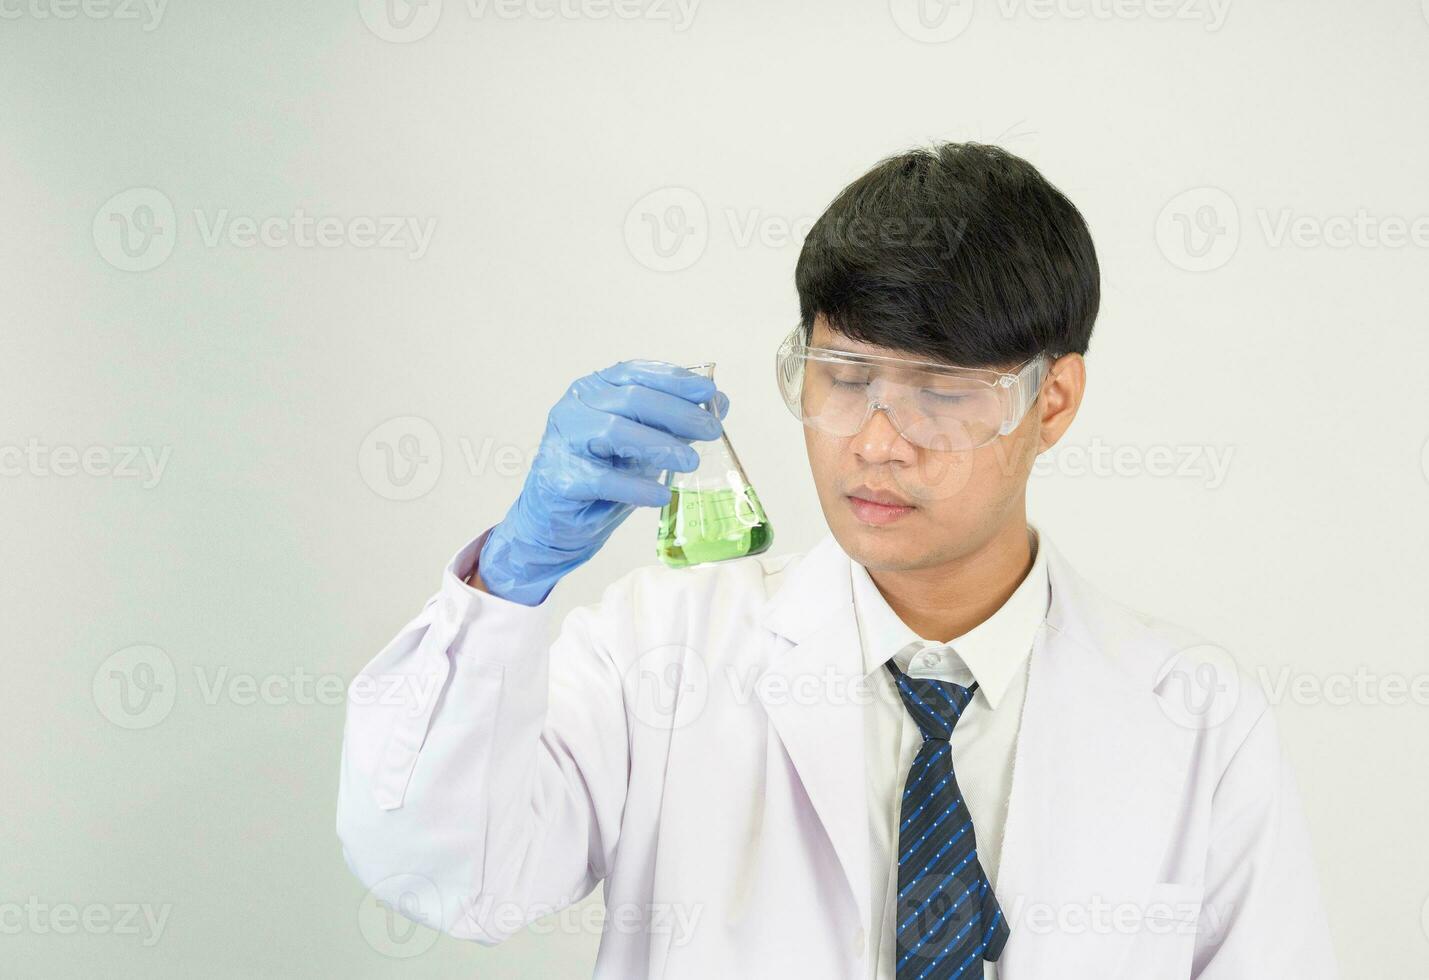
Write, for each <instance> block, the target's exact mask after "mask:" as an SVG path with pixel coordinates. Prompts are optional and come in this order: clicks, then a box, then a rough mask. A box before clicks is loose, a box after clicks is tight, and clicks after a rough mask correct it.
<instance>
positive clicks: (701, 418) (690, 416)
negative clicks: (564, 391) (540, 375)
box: [581, 385, 720, 439]
mask: <svg viewBox="0 0 1429 980" xmlns="http://www.w3.org/2000/svg"><path fill="white" fill-rule="evenodd" d="M581 400H582V401H584V402H585V403H586V404H587V405H591V406H592V407H594V408H599V409H603V410H604V411H607V412H610V413H611V414H613V415H620V416H622V417H624V418H627V419H630V420H631V421H634V422H639V423H641V424H642V425H647V426H650V427H652V428H656V429H663V430H664V431H665V432H668V433H670V434H671V435H675V436H679V437H680V438H682V439H713V438H715V437H717V436H718V435H719V433H720V424H719V420H718V419H716V418H715V417H714V415H712V414H710V412H709V411H708V410H707V409H704V408H700V407H699V406H697V405H695V404H693V403H692V402H688V401H686V400H685V399H683V398H679V397H677V396H675V395H670V394H666V393H665V392H663V391H657V390H655V389H654V388H646V387H645V386H643V385H605V386H602V387H599V388H592V389H591V390H590V391H589V393H586V394H583V395H582V398H581Z"/></svg>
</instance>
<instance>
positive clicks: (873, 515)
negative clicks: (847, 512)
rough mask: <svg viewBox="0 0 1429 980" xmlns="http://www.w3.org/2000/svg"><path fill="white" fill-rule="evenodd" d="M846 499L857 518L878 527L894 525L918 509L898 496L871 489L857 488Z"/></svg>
mask: <svg viewBox="0 0 1429 980" xmlns="http://www.w3.org/2000/svg"><path fill="white" fill-rule="evenodd" d="M845 499H847V500H848V503H849V508H850V509H851V510H852V511H853V514H854V516H855V517H857V518H858V519H859V520H860V521H862V522H863V523H865V524H872V525H876V526H883V525H886V524H892V523H893V522H894V521H897V520H900V519H901V518H903V517H905V516H907V515H908V514H911V513H912V512H913V511H914V510H915V509H916V508H914V507H913V505H912V504H910V503H908V502H907V501H906V500H904V499H903V498H902V497H900V496H898V495H897V494H894V493H889V492H888V491H886V490H874V489H872V488H871V487H856V488H854V490H853V491H852V492H850V493H849V494H848V495H847V496H846V498H845Z"/></svg>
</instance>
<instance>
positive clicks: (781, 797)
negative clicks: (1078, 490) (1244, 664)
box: [338, 144, 1335, 980]
mask: <svg viewBox="0 0 1429 980" xmlns="http://www.w3.org/2000/svg"><path fill="white" fill-rule="evenodd" d="M796 279H797V287H798V293H799V300H800V312H801V322H800V324H799V326H798V327H797V328H796V329H795V331H794V332H793V333H792V334H791V335H790V336H789V337H788V338H787V339H786V340H785V342H784V344H783V346H782V347H781V348H780V349H779V354H778V379H779V384H780V387H781V392H782V394H783V395H784V398H785V400H786V402H787V404H788V405H789V407H790V410H791V411H792V412H793V414H794V415H795V416H796V417H797V418H798V419H799V420H800V421H802V422H803V423H804V434H805V442H806V447H807V451H808V457H809V464H810V467H811V469H812V472H813V476H814V482H815V484H816V486H817V488H818V493H819V500H820V504H821V505H822V508H823V512H824V516H825V518H826V520H827V522H828V525H829V529H830V531H831V532H832V533H831V535H830V536H829V537H827V538H826V539H825V540H823V541H822V542H821V543H820V544H819V545H818V546H817V547H815V548H814V549H812V550H811V551H810V552H809V553H808V554H807V555H804V556H802V557H796V558H789V557H784V558H774V557H766V556H758V557H754V558H749V559H745V560H741V561H733V562H725V563H719V564H710V565H700V566H696V567H693V568H688V569H682V570H679V571H676V570H672V569H666V568H660V567H652V568H644V569H640V570H637V571H635V572H632V573H630V574H628V575H626V576H624V577H623V578H621V579H619V580H618V581H616V582H615V583H613V584H612V585H610V586H609V587H608V588H607V589H606V591H605V593H604V595H603V597H602V599H601V601H600V602H599V603H598V604H595V605H590V606H584V607H581V608H579V609H577V610H576V611H574V612H572V613H571V615H570V616H569V617H568V618H567V619H566V621H565V623H564V624H563V628H562V630H561V633H560V637H559V639H558V640H557V641H556V643H555V645H554V646H551V647H549V648H548V646H547V635H546V627H547V620H546V614H545V612H544V611H543V609H544V607H543V602H544V600H545V598H546V596H547V595H548V594H549V592H550V590H551V589H552V588H553V587H554V585H555V583H556V582H557V581H558V580H559V579H560V577H561V576H562V575H564V574H565V573H566V572H568V571H569V570H570V569H571V568H574V567H576V566H578V565H579V564H581V563H582V562H584V561H586V560H587V559H588V558H589V557H590V556H591V555H592V554H593V553H594V552H595V551H596V550H597V549H598V548H599V547H600V545H601V543H603V542H604V541H605V540H606V538H607V537H608V536H609V534H610V533H611V531H612V530H613V529H614V528H615V527H616V526H617V525H618V524H619V523H620V522H621V521H622V520H623V519H624V518H625V517H626V516H627V515H628V514H629V513H630V512H631V510H632V509H633V508H634V507H635V506H640V505H659V504H663V503H664V502H665V500H666V499H667V496H668V494H667V491H666V490H665V489H664V488H663V487H662V486H661V484H660V483H659V481H658V479H657V478H658V476H659V474H660V472H661V471H662V470H663V469H675V470H688V469H691V468H693V466H694V465H695V453H694V452H693V450H692V449H691V448H690V445H689V444H690V442H692V441H694V440H699V439H708V438H711V437H714V436H716V435H717V434H718V432H719V428H720V426H719V423H718V422H717V421H716V417H715V416H716V415H718V416H720V417H723V414H724V412H725V410H726V409H727V406H728V402H727V400H726V399H725V398H724V396H723V394H722V393H720V392H717V391H716V390H715V388H714V385H713V383H712V382H711V381H709V380H708V379H705V378H702V377H698V376H696V375H694V374H692V373H691V372H688V371H685V370H683V369H680V368H676V367H673V366H671V365H665V364H660V363H655V362H639V361H632V362H624V363H622V364H617V365H615V366H613V367H611V368H608V369H606V370H604V371H600V372H596V373H595V374H593V375H590V376H588V377H586V378H582V379H581V380H579V381H577V382H576V383H575V384H573V385H572V386H571V388H570V389H569V390H568V391H567V393H566V395H565V397H564V398H563V399H562V400H561V401H560V403H558V404H557V405H556V407H555V408H554V409H553V410H552V412H551V414H550V417H549V420H548V427H547V432H546V435H545V437H544V438H543V440H542V444H541V448H540V451H539V453H538V455H537V458H536V460H535V463H534V465H533V467H532V471H531V474H530V475H529V477H528V479H527V481H526V484H525V486H524V487H523V489H522V492H521V495H520V497H519V498H518V500H517V501H516V503H515V504H514V505H513V506H512V508H511V510H510V512H508V514H507V515H506V517H505V518H504V519H503V520H502V521H501V523H500V524H498V525H497V526H495V527H494V528H493V529H491V530H490V531H489V532H488V533H487V534H484V535H482V536H481V537H479V538H478V539H477V540H476V541H474V542H473V543H471V544H470V545H468V546H467V547H465V548H463V549H462V550H461V551H460V552H459V553H458V554H457V556H456V558H455V559H454V560H453V562H452V564H451V565H450V567H449V568H448V570H447V572H446V575H445V578H444V581H443V585H442V588H441V591H440V592H438V594H437V595H436V596H434V597H433V598H432V600H431V601H430V602H429V603H428V604H427V606H426V608H425V609H424V610H423V611H422V613H421V614H420V615H419V616H418V617H417V618H416V619H415V620H413V622H412V623H411V624H409V625H408V626H407V627H406V628H405V629H404V630H403V631H402V632H401V633H400V634H399V635H398V637H397V638H396V639H395V640H394V641H393V642H392V643H391V644H390V645H389V646H388V647H387V648H386V649H385V650H383V651H382V652H381V653H380V654H379V655H378V656H377V658H376V659H375V660H373V661H372V663H371V664H369V665H368V667H367V669H366V670H365V671H364V673H363V675H362V677H361V678H359V679H358V681H357V682H355V683H354V685H353V690H352V695H351V697H350V699H349V711H348V721H347V730H346V735H345V739H344V756H343V767H342V781H341V790H340V800H339V809H338V831H339V835H340V837H341V839H342V841H343V845H344V852H345V854H346V857H347V860H348V863H349V865H350V866H351V867H352V869H353V871H354V872H355V873H356V874H357V875H358V877H359V878H361V879H362V881H363V882H364V883H366V884H367V885H368V886H369V887H370V888H372V889H373V891H374V892H375V893H376V894H377V896H378V898H379V900H382V901H385V902H387V903H389V904H391V905H392V906H393V907H395V908H398V909H399V910H404V911H406V912H407V913H408V914H409V915H412V916H413V917H416V918H418V919H420V920H422V921H426V922H427V923H428V924H429V925H432V926H434V927H437V928H441V929H443V930H445V931H447V932H450V933H451V934H452V935H455V936H460V937H464V938H470V939H474V940H476V941H478V942H482V943H496V942H500V941H501V940H502V939H504V938H506V937H507V936H509V935H511V934H512V933H513V932H514V931H515V930H517V929H518V928H520V927H521V926H522V925H523V924H525V923H526V922H529V921H531V920H533V919H535V918H537V917H539V916H540V915H542V914H546V913H549V912H551V911H553V910H555V909H559V908H561V907H562V906H564V905H567V904H569V903H571V902H574V901H577V900H579V899H580V898H582V897H583V896H585V895H587V894H588V893H589V892H590V891H591V890H592V889H593V888H594V887H595V886H596V885H597V884H598V883H602V882H603V883H604V886H605V892H604V897H605V902H606V908H607V924H606V926H605V929H604V933H603V936H602V942H601V947H600V953H599V957H598V960H597V965H596V975H597V976H598V977H604V978H621V980H628V978H637V977H667V978H694V977H700V978H702V977H711V978H713V977H719V978H733V977H741V978H742V977H755V978H760V977H784V976H790V975H798V976H814V977H820V978H830V977H837V978H848V980H869V978H873V980H881V978H888V980H910V978H919V980H929V978H947V977H969V976H984V977H1001V978H1003V980H1034V978H1049V980H1050V978H1053V977H1055V978H1057V980H1067V978H1093V977H1095V978H1106V977H1129V978H1138V980H1141V978H1191V977H1195V978H1201V980H1230V978H1257V980H1259V978H1288V977H1294V978H1296V980H1311V978H1315V980H1319V978H1327V977H1332V976H1334V973H1335V968H1334V964H1333V955H1332V952H1331V946H1330V941H1329V936H1328V932H1327V927H1326V924H1325V921H1324V916H1323V914H1322V912H1321V908H1320V900H1319V897H1318V892H1317V889H1316V884H1315V878H1314V873H1313V870H1312V867H1311V863H1310V849H1309V844H1308V840H1307V835H1306V830H1305V825H1304V821H1303V818H1302V815H1301V810H1300V804H1299V802H1298V800H1297V797H1296V791H1295V787H1294V782H1293V779H1292V776H1291V773H1290V771H1289V768H1288V766H1287V764H1286V762H1285V761H1284V759H1283V758H1282V755H1281V750H1280V747H1279V743H1278V739H1277V735H1276V731H1275V727H1274V721H1273V719H1272V717H1271V716H1270V715H1269V714H1268V712H1267V710H1266V703H1265V700H1264V699H1263V698H1262V697H1261V696H1260V695H1259V693H1258V692H1257V691H1256V689H1255V688H1254V686H1253V685H1251V684H1249V683H1246V682H1244V681H1243V679H1242V675H1241V674H1239V673H1238V672H1237V671H1236V669H1235V668H1234V667H1233V666H1232V665H1230V664H1228V663H1227V662H1226V660H1225V658H1224V656H1223V655H1221V654H1219V652H1218V651H1216V650H1215V649H1214V648H1213V647H1210V646H1209V645H1207V644H1205V643H1203V642H1201V641H1199V640H1198V639H1197V638H1196V637H1194V636H1193V635H1191V634H1189V633H1186V632H1184V631H1182V630H1180V629H1178V628H1176V627H1174V626H1171V625H1169V624H1165V623H1160V622H1156V621H1152V620H1149V619H1147V618H1146V617H1143V616H1140V615H1138V614H1136V613H1134V612H1132V611H1131V610H1129V609H1126V608H1125V607H1123V606H1120V605H1118V604H1116V603H1115V602H1113V601H1112V600H1110V599H1108V598H1106V597H1104V596H1102V595H1101V594H1100V593H1099V592H1097V591H1096V590H1095V589H1094V588H1093V587H1092V586H1091V585H1089V584H1088V583H1087V582H1086V581H1084V580H1083V579H1082V578H1080V577H1079V576H1078V575H1077V573H1076V572H1075V571H1073V569H1072V568H1071V566H1070V565H1069V564H1068V562H1067V561H1066V559H1065V558H1063V557H1062V556H1061V555H1060V554H1059V553H1058V552H1057V551H1056V550H1055V549H1054V548H1053V546H1052V544H1051V542H1050V541H1048V540H1047V539H1046V537H1045V536H1044V535H1042V534H1039V533H1038V531H1037V529H1036V528H1035V527H1033V526H1030V525H1029V524H1028V522H1027V516H1026V502H1025V491H1026V483H1027V478H1028V475H1029V473H1030V471H1031V468H1032V465H1033V462H1034V460H1035V458H1036V456H1037V454H1038V453H1040V452H1043V451H1045V450H1046V449H1048V448H1050V447H1051V446H1052V445H1054V444H1055V443H1056V442H1057V441H1058V440H1059V439H1060V438H1061V437H1062V435H1063V433H1065V432H1066V430H1067V428H1068V427H1069V426H1070V425H1071V423H1072V420H1073V418H1074V417H1075V416H1076V413H1077V409H1078V406H1079V405H1080V404H1081V400H1082V395H1083V391H1084V388H1085V384H1086V373H1085V367H1084V362H1083V355H1084V354H1085V353H1086V350H1087V347H1088V342H1089V339H1090V336H1091V332H1092V325H1093V322H1094V320H1095V317H1096V313H1097V306H1098V297H1099V286H1098V268H1097V261H1096V255H1095V252H1094V249H1093V247H1092V242H1091V238H1090V236H1089V234H1088V232H1087V229H1086V226H1085V223H1084V222H1083V220H1082V218H1081V215H1080V214H1079V213H1078V212H1077V210H1076V208H1074V207H1073V206H1072V204H1071V203H1070V202H1069V201H1068V200H1067V199H1066V198H1065V197H1064V196H1063V195H1062V194H1061V193H1060V192H1058V191H1057V190H1056V189H1055V188H1054V187H1052V186H1051V185H1050V184H1049V183H1047V181H1046V180H1045V179H1043V178H1042V176H1041V175H1040V174H1038V173H1037V171H1036V170H1035V169H1034V168H1032V167H1031V166H1030V165H1029V164H1028V163H1026V162H1025V161H1023V160H1021V159H1019V158H1017V157H1015V156H1013V155H1012V154H1009V153H1007V152H1005V151H1003V150H1000V149H997V148H995V147H989V146H982V145H977V144H961V145H959V144H949V145H942V146H937V147H934V148H931V149H923V150H916V151H913V152H909V153H906V154H903V155H901V156H897V157H894V158H891V159H889V160H886V161H884V162H883V163H881V164H879V165H878V166H877V167H875V168H874V169H873V170H871V171H870V172H869V173H868V174H866V175H865V176H863V177H862V178H860V179H859V180H858V181H856V182H855V183H854V184H852V185H851V186H850V187H849V188H847V189H846V190H845V191H844V192H843V193H842V194H841V195H840V196H839V197H838V199H837V200H835V201H834V203H833V204H832V205H831V206H830V207H829V209H828V211H827V212H826V213H825V214H824V215H823V216H822V217H821V219H820V220H819V222H818V223H817V224H816V225H815V227H814V228H813V229H812V230H811V232H810V235H809V237H808V239H807V241H806V243H805V246H804V250H803V252H802V254H801V256H800V260H799V265H798V270H797V275H796ZM701 405H707V406H712V407H713V408H714V409H715V411H714V412H713V413H711V412H710V411H708V410H706V409H704V408H701V407H700V406H701ZM374 691H390V692H393V694H392V696H390V697H385V698H379V697H371V696H365V694H370V693H371V692H374ZM364 692H365V693H364ZM360 694H362V695H364V696H359V695H360ZM416 899H421V901H417V900H416Z"/></svg>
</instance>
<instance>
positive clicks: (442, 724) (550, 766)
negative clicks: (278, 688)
mask: <svg viewBox="0 0 1429 980" xmlns="http://www.w3.org/2000/svg"><path fill="white" fill-rule="evenodd" d="M485 537H486V536H485V535H482V536H481V537H480V538H478V539H477V540H476V541H474V542H472V543H471V544H470V545H468V546H467V547H466V548H464V549H462V550H461V551H460V552H458V553H457V555H456V557H455V558H454V559H453V561H452V562H451V564H450V565H449V566H448V567H447V569H446V572H445V575H444V578H443V583H442V587H441V590H440V591H439V592H438V593H437V594H436V595H435V596H433V597H432V598H431V599H430V600H429V601H428V602H427V604H426V606H425V608H424V609H423V610H422V612H421V613H420V614H419V615H418V616H417V617H416V618H415V619H413V620H412V621H411V622H410V623H409V624H407V626H406V627H404V628H403V629H402V631H401V632H400V633H398V635H397V637H396V638H395V639H394V640H392V642H391V643H389V644H388V645H387V647H386V648H385V649H383V650H382V652H381V653H379V654H378V655H377V657H376V658H374V659H373V660H372V662H371V663H369V664H368V665H367V666H366V668H364V670H363V671H362V673H361V674H360V675H359V676H358V677H357V678H355V679H354V681H353V683H352V684H351V685H350V687H349V690H348V704H347V720H346V727H345V729H344V733H343V749H342V768H341V776H340V780H339V790H338V812H337V830H338V836H339V838H340V840H341V842H342V846H343V854H344V857H345V858H346V860H347V863H348V866H349V867H350V868H351V869H352V871H353V873H354V874H356V875H357V877H358V878H359V879H360V880H361V881H362V882H363V884H365V885H366V886H367V887H368V888H369V889H370V890H371V891H372V892H373V893H374V895H375V896H376V898H377V899H378V901H380V902H383V903H384V904H387V905H389V906H390V907H392V908H394V909H397V910H399V911H401V912H403V914H406V915H408V917H409V918H414V919H416V920H418V921H422V922H423V923H424V924H426V925H429V926H431V927H433V928H439V929H441V930H442V931H444V932H447V933H449V934H451V935H453V936H457V937H459V938H463V939H472V940H475V941H477V942H480V943H485V944H494V943H497V942H500V941H502V940H503V939H505V938H507V937H509V936H510V935H511V934H513V933H514V932H516V931H517V930H518V929H520V928H521V926H523V925H524V924H525V923H527V922H529V921H531V920H533V919H536V918H539V917H540V916H541V915H544V914H548V913H550V912H552V911H554V910H557V909H560V908H562V907H564V906H566V905H568V904H570V903H572V902H575V901H577V900H579V899H580V898H582V897H584V896H585V895H586V894H588V893H589V892H590V891H591V889H592V888H594V887H595V885H596V883H597V882H599V881H600V880H601V879H602V878H603V877H604V876H605V875H606V874H607V872H608V870H609V868H610V865H611V861H612V859H613V855H614V852H615V847H616V843H617V839H618V836H619V830H620V819H621V813H622V810H623V807H624V802H625V791H626V782H627V772H628V746H627V731H626V723H625V712H624V706H623V697H622V687H621V678H620V676H619V672H618V671H617V670H616V668H615V666H614V661H613V660H612V658H611V657H610V656H609V651H608V650H607V648H606V645H605V640H604V639H603V637H605V636H606V635H609V634H608V633H607V629H606V627H607V625H608V622H609V620H610V617H612V616H613V615H616V614H618V612H619V609H620V607H621V602H622V599H621V593H622V590H623V589H624V588H626V585H625V583H626V581H627V580H621V581H618V582H617V583H615V584H613V585H612V586H610V587H609V588H608V589H607V591H606V594H605V597H604V600H603V601H602V602H601V603H600V604H599V605H594V606H584V607H580V608H577V609H575V610H574V611H572V612H571V613H570V615H569V616H568V617H567V618H566V620H565V622H564V623H563V625H562V629H561V632H560V634H559V638H558V639H557V640H556V642H555V644H554V645H548V621H549V616H548V612H547V609H546V607H545V606H544V605H542V606H536V607H527V606H523V605H519V604H517V603H513V602H508V601H507V600H504V599H501V598H498V597H496V596H492V595H488V594H486V593H482V592H479V591H477V590H475V589H472V588H470V587H469V586H468V585H466V583H465V578H466V577H467V576H468V575H469V574H470V571H471V569H472V567H473V565H474V564H475V561H476V556H477V555H479V554H480V549H481V544H482V542H483V541H484V540H485Z"/></svg>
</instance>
